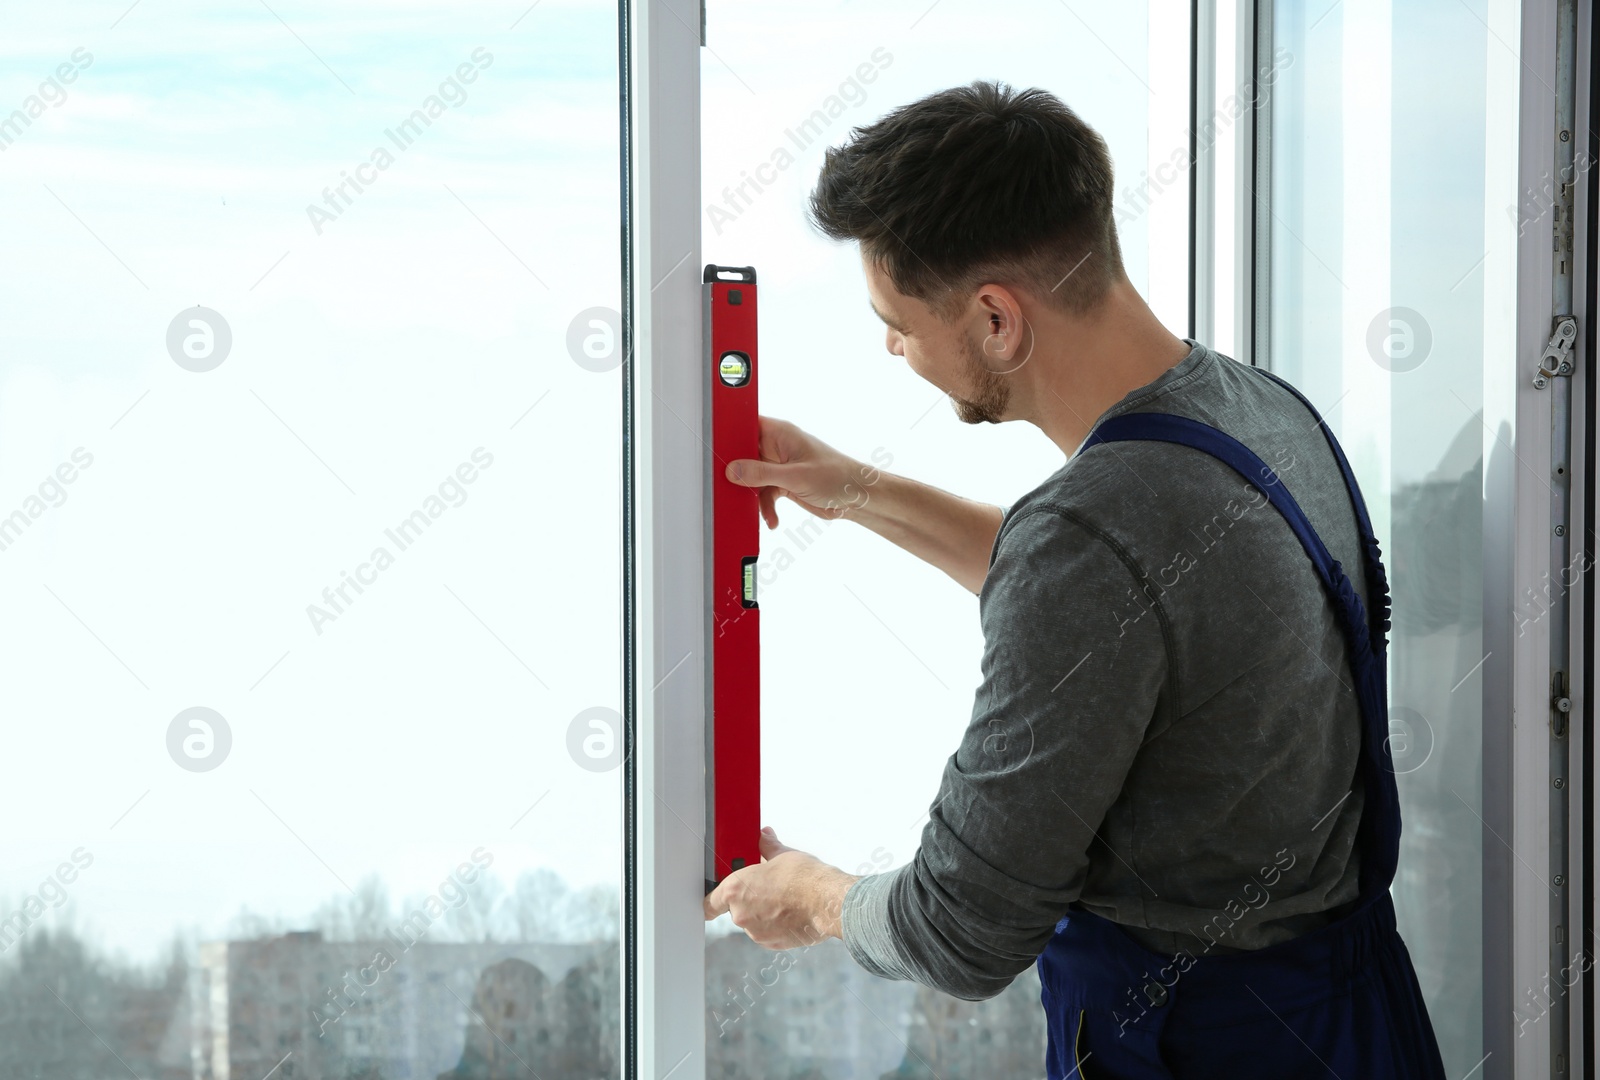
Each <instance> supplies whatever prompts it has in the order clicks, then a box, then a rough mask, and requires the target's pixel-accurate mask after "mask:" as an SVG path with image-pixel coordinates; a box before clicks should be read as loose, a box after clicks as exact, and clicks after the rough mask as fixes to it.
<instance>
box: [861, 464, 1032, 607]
mask: <svg viewBox="0 0 1600 1080" xmlns="http://www.w3.org/2000/svg"><path fill="white" fill-rule="evenodd" d="M867 490H868V492H869V496H868V498H867V500H866V502H864V503H863V504H862V505H860V506H859V507H856V508H854V509H851V510H850V511H849V514H848V516H849V517H850V518H852V519H854V520H855V521H858V522H860V523H861V524H862V525H865V526H866V527H867V528H869V529H871V530H872V531H873V532H875V533H877V534H878V535H879V536H882V537H883V538H885V539H886V540H891V541H893V542H894V543H896V544H898V545H899V546H900V547H903V548H905V549H906V550H907V551H909V552H911V554H913V555H915V556H916V557H917V558H919V559H922V560H924V561H925V562H928V563H931V564H932V565H934V566H937V567H938V568H939V569H940V570H943V571H944V572H945V573H947V574H949V575H950V576H951V577H952V578H954V579H955V580H956V581H958V582H960V584H961V585H962V586H963V587H965V588H966V589H967V590H968V591H970V592H973V593H977V592H978V591H979V590H981V589H982V588H983V579H984V578H985V577H987V576H988V574H989V552H990V551H991V550H992V549H993V548H994V538H995V534H996V533H998V532H999V531H1000V521H1001V518H1002V517H1003V516H1004V513H1005V512H1004V511H1003V510H1002V509H1001V508H1000V507H998V506H991V505H989V504H988V503H981V502H976V501H974V500H972V499H964V498H962V497H961V496H959V495H952V494H951V493H950V492H948V491H943V490H940V489H939V488H936V487H933V486H931V485H929V484H924V483H920V482H919V481H916V480H912V479H910V478H909V477H905V476H896V475H895V474H893V473H887V472H880V473H879V477H878V480H877V482H876V483H874V484H872V485H871V486H870V487H869V488H868V489H867Z"/></svg>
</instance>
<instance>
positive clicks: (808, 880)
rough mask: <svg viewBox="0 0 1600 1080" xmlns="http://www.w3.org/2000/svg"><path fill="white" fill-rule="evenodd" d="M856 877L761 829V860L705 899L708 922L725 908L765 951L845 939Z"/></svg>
mask: <svg viewBox="0 0 1600 1080" xmlns="http://www.w3.org/2000/svg"><path fill="white" fill-rule="evenodd" d="M856 880H857V878H856V877H855V875H853V874H847V873H845V872H844V871H843V870H840V869H839V868H838V867H835V866H829V865H828V864H827V863H825V862H823V861H822V860H820V859H818V858H816V857H815V856H813V855H808V854H806V853H805V852H803V851H796V850H795V849H794V848H791V847H787V846H785V845H784V844H782V843H781V842H780V841H779V840H778V835H777V833H775V832H773V831H772V829H771V828H765V829H762V830H761V861H760V862H759V863H757V864H755V865H754V866H746V867H744V868H742V869H739V870H735V871H734V872H733V873H731V874H729V875H728V876H727V877H725V878H723V879H722V883H721V884H719V885H718V886H717V887H716V888H715V889H713V890H712V891H711V892H710V894H709V895H707V896H706V898H705V913H706V920H707V921H708V922H709V921H710V920H712V919H715V918H716V917H717V916H718V915H721V914H722V913H723V912H725V911H726V912H728V913H730V914H731V915H732V916H733V924H734V925H735V926H737V927H739V928H740V929H741V930H743V931H744V932H745V933H746V934H749V935H750V940H751V941H754V942H755V943H756V944H757V945H760V946H762V947H763V948H767V949H775V950H776V949H793V948H797V947H799V946H801V945H815V944H816V943H817V942H819V941H821V940H822V939H823V938H828V937H843V933H842V931H841V929H840V922H839V913H840V910H841V909H842V907H843V906H844V894H845V892H846V890H848V889H849V888H850V886H851V884H852V883H853V882H855V881H856Z"/></svg>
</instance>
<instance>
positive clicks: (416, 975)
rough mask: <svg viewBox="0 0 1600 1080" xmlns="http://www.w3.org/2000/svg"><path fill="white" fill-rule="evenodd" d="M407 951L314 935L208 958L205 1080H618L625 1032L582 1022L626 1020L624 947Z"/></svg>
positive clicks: (197, 1076) (202, 1052)
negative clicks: (622, 1009) (620, 984)
mask: <svg viewBox="0 0 1600 1080" xmlns="http://www.w3.org/2000/svg"><path fill="white" fill-rule="evenodd" d="M404 945H405V939H379V940H374V941H357V942H328V941H324V940H322V936H321V935H320V934H318V933H315V932H309V933H293V934H286V935H283V936H281V937H275V938H268V939H262V940H257V941H231V942H211V943H207V944H205V945H203V946H202V947H201V955H200V970H199V972H198V973H197V975H198V977H197V978H195V979H194V980H193V982H192V984H191V988H190V1008H191V1013H192V1020H191V1025H190V1027H191V1032H192V1040H193V1041H192V1051H191V1058H192V1061H193V1065H194V1073H193V1076H194V1080H261V1078H262V1077H264V1076H266V1075H267V1074H268V1073H269V1072H270V1073H271V1075H272V1077H273V1080H296V1078H302V1080H323V1078H337V1080H347V1078H370V1080H436V1078H440V1077H443V1078H444V1080H497V1078H498V1077H500V1076H501V1075H505V1076H508V1077H509V1076H511V1075H518V1076H520V1077H524V1078H525V1077H527V1076H528V1069H527V1068H524V1067H523V1066H521V1065H517V1072H516V1073H515V1074H513V1073H512V1072H510V1071H504V1069H503V1067H504V1065H505V1064H506V1062H510V1063H512V1064H516V1062H515V1058H517V1057H520V1058H522V1060H523V1061H525V1062H526V1063H527V1065H528V1066H530V1067H531V1068H532V1069H533V1070H534V1071H535V1072H536V1073H537V1074H538V1075H541V1076H544V1077H546V1078H547V1080H548V1078H549V1077H551V1076H562V1077H569V1076H570V1077H573V1078H574V1080H577V1078H583V1080H593V1078H599V1077H603V1076H607V1075H614V1074H615V1070H614V1068H613V1069H612V1070H611V1071H610V1072H606V1071H604V1070H605V1069H606V1068H607V1062H608V1059H609V1061H610V1062H611V1063H613V1064H614V1061H615V1057H616V1051H615V1047H616V1045H617V1042H618V1040H619V1037H620V1036H619V1035H618V1033H617V1031H616V1028H615V1021H612V1022H611V1023H610V1024H607V1023H606V1021H605V1019H604V1016H603V1015H586V1016H579V1015H576V1014H577V1013H582V1012H584V1011H585V1009H588V1010H592V1011H594V1012H596V1013H598V1012H599V1010H600V1006H601V1005H602V1003H604V1004H607V1005H609V1011H611V1012H613V1013H614V1012H615V1007H616V1006H615V998H616V997H617V990H616V986H617V959H616V949H617V947H616V945H615V944H614V943H596V944H584V945H568V944H544V945H541V944H449V943H433V942H426V941H419V942H416V943H415V944H413V945H411V946H410V948H405V947H404ZM491 1014H492V1015H491ZM502 1059H503V1060H502ZM558 1062H559V1063H562V1065H570V1066H571V1067H573V1068H579V1069H585V1070H590V1069H600V1070H602V1071H599V1072H594V1071H582V1072H572V1071H556V1069H557V1063H558ZM541 1066H543V1067H541ZM274 1069H275V1070H276V1071H273V1070H274ZM547 1069H548V1070H550V1071H548V1072H547V1071H546V1070H547Z"/></svg>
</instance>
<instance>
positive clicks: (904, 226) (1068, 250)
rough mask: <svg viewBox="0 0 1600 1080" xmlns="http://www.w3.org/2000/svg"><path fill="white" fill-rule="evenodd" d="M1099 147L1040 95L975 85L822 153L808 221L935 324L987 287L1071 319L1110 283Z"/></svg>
mask: <svg viewBox="0 0 1600 1080" xmlns="http://www.w3.org/2000/svg"><path fill="white" fill-rule="evenodd" d="M1112 198H1113V184H1112V165H1111V154H1110V152H1109V151H1108V150H1107V149H1106V144H1105V140H1104V139H1102V138H1101V137H1100V136H1099V134H1098V133H1097V132H1095V130H1094V129H1093V128H1091V127H1090V126H1089V125H1088V124H1086V123H1084V122H1083V120H1082V119H1080V118H1079V116H1078V114H1077V113H1075V112H1073V111H1072V110H1071V109H1070V108H1068V107H1067V106H1066V105H1064V104H1062V102H1061V101H1060V100H1059V99H1058V98H1056V97H1055V96H1054V95H1053V94H1050V93H1049V92H1047V91H1044V90H1040V89H1037V88H1034V89H1028V90H1020V91H1014V90H1012V89H1011V88H1010V87H1009V86H1007V85H1006V84H1005V83H997V82H984V81H981V80H978V81H974V82H972V83H971V84H969V85H967V86H959V87H954V88H952V89H949V90H942V91H940V92H939V93H936V94H931V95H929V96H928V97H925V98H923V99H922V100H920V101H915V102H912V103H911V104H909V105H902V106H901V107H900V108H898V109H895V110H894V111H892V112H890V113H889V114H888V115H887V116H884V117H883V118H882V119H880V120H878V121H877V122H875V123H873V124H870V125H867V126H865V127H858V128H856V129H854V130H853V131H852V132H851V138H850V139H849V141H847V142H846V143H845V144H844V145H843V146H838V147H831V148H830V149H829V150H828V152H827V156H826V157H825V159H824V161H823V165H822V172H821V174H820V175H819V176H818V178H817V186H816V190H815V191H813V192H812V193H811V201H810V211H811V218H812V221H813V222H814V223H815V224H816V226H817V227H818V228H819V229H821V230H822V232H823V233H825V234H826V235H828V236H829V237H831V238H833V239H835V240H856V241H859V242H860V244H861V249H862V252H863V253H864V254H865V255H866V256H867V257H868V258H870V259H872V260H873V261H875V262H877V263H878V264H879V265H880V266H881V267H882V268H883V270H884V271H885V273H887V274H888V277H889V280H890V281H892V282H894V286H895V288H896V289H898V290H899V291H900V292H901V293H903V294H905V295H906V296H910V297H914V298H916V299H918V300H921V301H923V302H924V303H926V304H928V305H929V306H930V307H932V308H933V309H934V310H935V311H936V312H938V313H939V315H940V317H941V318H944V319H946V320H947V321H948V320H950V319H953V318H955V317H956V315H957V314H959V312H960V311H961V309H962V307H963V306H964V305H965V304H966V303H967V300H968V298H969V297H970V296H971V293H972V291H973V290H974V289H976V288H977V287H978V286H979V285H981V284H983V283H985V282H986V281H992V282H996V283H998V284H1008V285H1021V286H1024V287H1026V288H1027V289H1028V290H1029V291H1031V292H1033V293H1035V294H1036V295H1038V296H1039V297H1040V298H1042V299H1043V300H1045V301H1046V302H1047V303H1050V304H1053V305H1054V306H1055V307H1057V308H1058V309H1060V310H1062V311H1066V312H1069V313H1071V314H1075V315H1081V314H1083V313H1085V312H1087V311H1088V310H1090V309H1091V308H1093V307H1094V306H1095V305H1096V304H1097V303H1098V302H1099V301H1100V299H1101V298H1102V297H1103V296H1104V295H1105V293H1106V291H1107V290H1108V289H1109V288H1110V287H1111V286H1112V284H1114V283H1115V282H1116V281H1118V280H1119V279H1120V278H1121V277H1122V276H1123V270H1122V250H1121V248H1120V247H1119V246H1118V244H1117V228H1116V222H1115V220H1114V219H1113V217H1112Z"/></svg>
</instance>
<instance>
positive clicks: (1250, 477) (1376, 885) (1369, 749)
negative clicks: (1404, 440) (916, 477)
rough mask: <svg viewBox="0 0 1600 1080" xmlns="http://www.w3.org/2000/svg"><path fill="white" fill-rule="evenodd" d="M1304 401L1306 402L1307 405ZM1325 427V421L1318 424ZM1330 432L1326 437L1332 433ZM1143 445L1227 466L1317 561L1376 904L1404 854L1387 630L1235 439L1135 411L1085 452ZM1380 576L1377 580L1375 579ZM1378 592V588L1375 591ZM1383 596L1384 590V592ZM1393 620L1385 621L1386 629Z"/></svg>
mask: <svg viewBox="0 0 1600 1080" xmlns="http://www.w3.org/2000/svg"><path fill="white" fill-rule="evenodd" d="M1302 400H1304V399H1302ZM1318 422H1319V423H1320V422H1321V418H1320V417H1318ZM1326 430H1327V429H1326V425H1324V431H1326ZM1134 439H1143V440H1151V441H1156V442H1169V443H1177V444H1179V445H1181V446H1187V447H1190V448H1191V449H1194V450H1198V451H1200V452H1202V453H1205V454H1209V455H1210V456H1211V457H1214V458H1216V459H1217V460H1219V461H1221V462H1222V463H1223V464H1225V465H1228V466H1229V467H1230V468H1232V469H1233V470H1234V471H1235V472H1237V473H1238V474H1239V475H1240V476H1242V477H1244V478H1245V480H1247V481H1249V482H1250V483H1251V484H1252V485H1254V486H1255V487H1256V488H1258V489H1259V490H1260V491H1261V492H1262V493H1263V494H1265V495H1266V497H1267V499H1268V500H1269V501H1270V502H1271V503H1272V505H1273V506H1274V507H1276V508H1277V510H1278V513H1279V514H1281V515H1282V516H1283V519H1284V521H1285V522H1286V523H1287V524H1288V526H1289V528H1290V529H1291V530H1292V531H1293V532H1294V534H1295V536H1296V538H1298V539H1299V541H1300V545H1301V547H1303V548H1304V549H1305V552H1306V555H1307V556H1308V557H1309V558H1310V559H1311V565H1312V566H1313V567H1314V568H1315V570H1316V572H1317V577H1318V578H1319V579H1321V581H1322V584H1323V587H1324V588H1325V589H1326V590H1327V592H1328V596H1329V598H1330V599H1331V600H1332V601H1333V605H1334V609H1335V611H1336V612H1337V614H1338V617H1339V623H1340V628H1341V629H1342V630H1343V631H1344V637H1345V642H1346V644H1347V645H1348V646H1349V650H1350V666H1351V669H1352V671H1353V673H1354V675H1355V679H1356V686H1355V689H1356V695H1357V699H1358V701H1359V702H1360V706H1361V719H1362V724H1361V731H1362V738H1361V743H1362V753H1361V758H1360V768H1359V770H1358V771H1359V773H1360V775H1361V777H1362V780H1363V788H1364V792H1365V803H1364V807H1363V811H1362V815H1361V825H1360V828H1359V832H1358V837H1359V842H1360V845H1361V852H1362V867H1361V893H1362V896H1363V898H1364V899H1366V900H1372V899H1374V898H1376V897H1377V896H1378V895H1379V894H1382V893H1385V892H1386V891H1387V889H1388V887H1389V885H1390V883H1391V882H1392V881H1393V880H1394V872H1395V867H1396V864H1397V863H1398V861H1399V848H1400V797H1399V791H1398V789H1397V788H1396V785H1395V779H1394V762H1393V756H1392V754H1391V751H1390V747H1389V718H1388V690H1387V673H1386V670H1385V656H1384V639H1383V636H1382V633H1381V631H1379V632H1377V633H1376V634H1371V633H1369V627H1370V626H1371V624H1370V623H1369V622H1368V619H1367V615H1366V611H1365V608H1364V607H1363V605H1362V603H1361V597H1360V596H1359V595H1358V594H1357V593H1356V591H1355V588H1354V587H1353V586H1352V585H1351V583H1350V579H1349V578H1348V577H1347V576H1346V575H1345V572H1344V568H1343V567H1342V566H1341V565H1340V564H1339V561H1338V560H1337V559H1335V558H1334V557H1333V555H1332V553H1331V552H1329V551H1328V547H1327V545H1326V544H1324V543H1323V541H1322V538H1321V537H1320V536H1318V535H1317V532H1316V530H1315V529H1314V528H1312V526H1311V522H1310V520H1309V519H1308V518H1307V517H1306V515H1305V511H1303V510H1302V509H1301V508H1300V504H1299V503H1298V502H1296V501H1295V498H1294V496H1293V495H1291V494H1290V493H1289V489H1288V488H1287V487H1285V486H1284V484H1283V482H1282V480H1281V479H1280V478H1279V476H1278V474H1277V473H1276V472H1275V471H1274V470H1273V469H1272V467H1271V466H1269V465H1267V463H1266V462H1264V461H1262V460H1261V458H1260V457H1258V456H1257V455H1256V454H1255V452H1254V451H1252V450H1251V449H1250V448H1249V447H1247V446H1245V445H1244V444H1243V443H1241V442H1239V440H1237V439H1235V438H1234V437H1233V436H1231V435H1228V434H1226V433H1225V432H1222V431H1219V430H1218V429H1216V428H1214V427H1212V426H1210V425H1209V424H1203V423H1201V422H1200V421H1198V420H1193V419H1190V418H1189V417H1187V416H1177V415H1173V414H1170V413H1152V412H1134V413H1124V414H1122V415H1120V416H1114V417H1111V418H1110V419H1109V420H1104V421H1102V422H1101V423H1100V424H1098V425H1097V426H1096V427H1095V429H1094V430H1093V431H1092V432H1091V433H1090V435H1089V437H1088V438H1087V439H1085V440H1084V442H1083V445H1082V447H1080V448H1079V450H1078V453H1080V454H1081V453H1083V452H1084V451H1085V450H1088V449H1089V448H1091V447H1093V446H1096V445H1098V444H1099V443H1104V442H1120V441H1124V440H1134ZM1328 441H1329V443H1330V445H1332V446H1333V449H1334V456H1335V457H1336V458H1338V460H1339V462H1340V467H1341V471H1342V472H1343V473H1344V476H1345V482H1346V485H1347V486H1348V488H1349V490H1350V496H1351V500H1352V502H1354V503H1355V505H1356V508H1357V517H1358V520H1359V522H1360V526H1361V532H1362V540H1363V547H1364V549H1365V550H1366V557H1367V562H1368V567H1367V571H1368V584H1369V591H1370V592H1371V595H1373V596H1374V597H1378V598H1380V601H1381V603H1382V605H1383V608H1384V610H1385V612H1387V608H1388V590H1387V586H1386V585H1384V583H1383V579H1382V574H1383V566H1382V563H1381V562H1379V561H1378V560H1377V554H1376V552H1377V542H1376V541H1375V540H1371V539H1370V538H1371V536H1372V527H1371V523H1370V521H1369V520H1368V518H1367V516H1366V507H1365V505H1364V504H1363V503H1362V501H1361V495H1360V492H1359V490H1358V489H1357V488H1356V486H1355V479H1354V477H1353V475H1352V474H1351V473H1350V471H1349V466H1348V465H1347V464H1346V463H1345V460H1344V455H1343V454H1342V453H1341V452H1340V451H1339V448H1338V444H1337V443H1336V442H1334V440H1333V436H1332V434H1331V433H1329V434H1328ZM1375 576H1376V580H1375ZM1374 586H1376V587H1374ZM1380 590H1381V591H1380ZM1386 627H1387V619H1385V628H1386Z"/></svg>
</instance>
